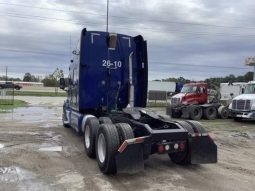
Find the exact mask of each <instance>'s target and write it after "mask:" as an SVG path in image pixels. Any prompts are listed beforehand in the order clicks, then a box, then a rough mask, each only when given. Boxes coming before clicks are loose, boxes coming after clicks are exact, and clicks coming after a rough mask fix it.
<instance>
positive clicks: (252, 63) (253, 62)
mask: <svg viewBox="0 0 255 191" xmlns="http://www.w3.org/2000/svg"><path fill="white" fill-rule="evenodd" d="M245 64H246V65H247V66H253V81H255V57H253V58H246V59H245Z"/></svg>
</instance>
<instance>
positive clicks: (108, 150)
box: [60, 29, 217, 174]
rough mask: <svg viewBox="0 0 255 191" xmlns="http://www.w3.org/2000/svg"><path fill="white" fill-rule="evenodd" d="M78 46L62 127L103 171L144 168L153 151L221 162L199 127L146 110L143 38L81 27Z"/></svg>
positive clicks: (182, 159) (189, 160)
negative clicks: (73, 133) (80, 142)
mask: <svg viewBox="0 0 255 191" xmlns="http://www.w3.org/2000/svg"><path fill="white" fill-rule="evenodd" d="M77 47H78V48H77V49H76V50H74V51H73V54H74V59H73V60H72V61H71V64H70V67H69V80H68V81H69V84H68V97H67V100H66V101H65V103H64V106H63V125H64V126H65V127H72V128H73V129H75V130H76V131H77V132H78V133H80V134H81V135H83V136H84V147H85V151H86V153H87V155H88V156H89V157H91V158H94V157H96V159H97V163H98V166H99V168H100V170H101V171H102V172H103V173H105V174H114V173H116V172H131V171H132V172H135V171H138V170H141V169H143V167H144V160H145V159H147V158H149V156H150V155H151V154H155V153H158V154H168V155H169V157H170V158H171V160H172V161H173V162H174V163H177V164H201V163H216V162H217V146H216V144H215V143H214V142H213V140H212V139H211V138H210V136H209V135H208V133H207V132H206V130H205V129H204V128H203V127H202V125H201V124H200V123H198V122H196V121H170V120H167V119H164V118H163V117H161V116H159V115H156V114H155V113H154V112H152V111H150V110H147V109H144V107H146V99H147V84H148V77H147V73H148V61H147V45H146V41H145V40H144V39H143V37H142V36H140V35H139V36H135V37H131V36H127V35H123V34H113V33H108V32H99V31H87V30H86V29H83V30H82V32H81V38H80V44H79V45H78V46H77ZM60 87H61V88H62V89H64V88H65V80H64V79H60Z"/></svg>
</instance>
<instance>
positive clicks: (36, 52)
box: [0, 48, 248, 70]
mask: <svg viewBox="0 0 255 191" xmlns="http://www.w3.org/2000/svg"><path fill="white" fill-rule="evenodd" d="M0 51H8V52H20V53H29V54H43V55H56V56H69V55H68V54H64V53H52V52H42V51H32V50H18V49H10V48H0ZM149 62H150V63H155V64H161V65H165V66H166V65H168V66H169V65H174V66H180V67H182V66H191V67H207V68H217V69H221V68H224V69H237V70H240V69H241V70H247V69H248V68H242V67H232V66H213V65H202V64H186V63H177V62H160V61H154V60H152V61H149Z"/></svg>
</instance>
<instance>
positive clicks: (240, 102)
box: [229, 81, 255, 121]
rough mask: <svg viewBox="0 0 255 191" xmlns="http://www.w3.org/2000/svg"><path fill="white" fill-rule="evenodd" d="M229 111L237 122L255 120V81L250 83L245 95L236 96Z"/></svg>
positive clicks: (246, 87)
mask: <svg viewBox="0 0 255 191" xmlns="http://www.w3.org/2000/svg"><path fill="white" fill-rule="evenodd" d="M229 109H230V113H231V116H232V117H233V118H234V119H235V120H237V121H240V120H242V119H253V120H254V119H255V81H251V82H248V84H247V85H246V86H245V90H244V94H241V95H239V96H236V97H235V98H234V99H233V100H232V103H231V104H230V105H229Z"/></svg>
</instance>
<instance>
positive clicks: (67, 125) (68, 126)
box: [62, 109, 70, 128]
mask: <svg viewBox="0 0 255 191" xmlns="http://www.w3.org/2000/svg"><path fill="white" fill-rule="evenodd" d="M64 121H66V113H65V112H64V109H63V113H62V123H63V127H65V128H70V125H69V124H65V123H64Z"/></svg>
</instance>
